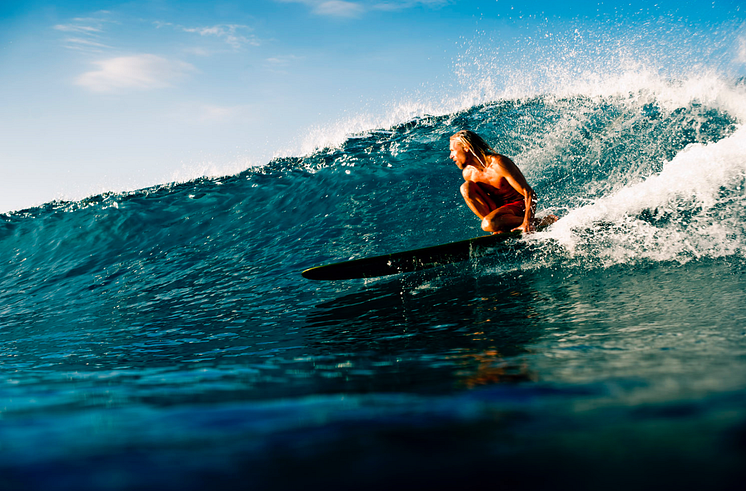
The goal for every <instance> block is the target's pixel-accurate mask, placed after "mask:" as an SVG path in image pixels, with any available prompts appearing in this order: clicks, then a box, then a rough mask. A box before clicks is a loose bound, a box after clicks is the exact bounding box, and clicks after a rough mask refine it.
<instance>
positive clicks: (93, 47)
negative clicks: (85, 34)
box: [65, 38, 111, 52]
mask: <svg viewBox="0 0 746 491" xmlns="http://www.w3.org/2000/svg"><path fill="white" fill-rule="evenodd" d="M65 47H66V48H69V49H79V50H84V51H96V52H101V51H102V50H103V49H110V48H111V46H107V45H106V44H103V43H99V42H97V41H92V40H90V39H83V38H67V39H65Z"/></svg>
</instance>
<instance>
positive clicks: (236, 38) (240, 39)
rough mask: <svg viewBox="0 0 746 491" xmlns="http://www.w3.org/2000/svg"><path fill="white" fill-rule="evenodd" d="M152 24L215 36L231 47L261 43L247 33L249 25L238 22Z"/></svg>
mask: <svg viewBox="0 0 746 491" xmlns="http://www.w3.org/2000/svg"><path fill="white" fill-rule="evenodd" d="M153 24H154V25H155V26H156V27H157V28H162V27H171V28H173V29H176V30H179V31H183V32H188V33H194V34H199V35H200V36H203V37H205V36H208V37H209V36H212V37H216V38H218V39H222V40H223V41H225V43H226V44H228V45H229V46H231V47H232V48H233V49H240V48H242V47H244V46H247V45H248V46H259V45H260V44H261V43H260V42H259V40H258V39H257V37H256V36H254V35H251V34H248V32H250V31H252V29H251V28H250V27H249V26H244V25H240V24H217V25H214V26H206V27H185V26H181V25H178V24H172V23H170V22H154V23H153Z"/></svg>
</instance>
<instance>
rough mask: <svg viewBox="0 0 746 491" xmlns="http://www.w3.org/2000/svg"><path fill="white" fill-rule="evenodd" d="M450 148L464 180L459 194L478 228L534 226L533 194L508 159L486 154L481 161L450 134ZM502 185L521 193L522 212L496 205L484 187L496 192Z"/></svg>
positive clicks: (497, 230)
mask: <svg viewBox="0 0 746 491" xmlns="http://www.w3.org/2000/svg"><path fill="white" fill-rule="evenodd" d="M450 149H451V160H453V162H454V163H455V164H456V165H457V166H458V168H459V169H461V173H462V175H463V177H464V181H465V182H464V184H462V185H461V195H462V196H463V197H464V200H465V201H466V204H467V205H468V206H469V208H470V209H471V211H473V212H474V214H476V215H477V216H478V217H479V218H481V219H482V230H484V231H485V232H492V233H493V234H499V233H505V232H510V231H513V230H520V231H522V232H523V233H531V232H533V231H534V230H535V227H534V210H535V208H536V194H535V193H534V190H533V189H531V186H529V185H528V182H526V178H525V177H523V174H522V173H521V171H520V169H518V166H516V165H515V164H514V163H513V161H512V160H510V159H509V158H508V157H506V156H504V155H486V156H485V160H486V161H485V162H484V163H483V162H482V161H480V159H479V158H478V157H477V155H476V154H475V153H474V151H473V150H472V149H471V148H469V147H468V146H467V145H465V144H464V143H463V142H462V141H461V140H459V139H456V138H451V146H450ZM505 186H510V187H512V188H513V189H515V190H516V191H518V192H519V193H520V194H521V195H522V196H523V198H524V203H525V208H526V211H525V213H524V214H523V215H518V214H516V209H515V207H511V206H500V207H498V206H497V204H496V203H495V202H494V201H493V200H492V199H491V198H490V196H489V195H488V194H487V193H486V192H485V189H486V190H488V191H492V190H495V191H498V192H499V190H501V189H504V188H505ZM494 194H497V193H494ZM555 219H556V218H555Z"/></svg>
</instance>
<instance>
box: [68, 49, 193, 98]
mask: <svg viewBox="0 0 746 491" xmlns="http://www.w3.org/2000/svg"><path fill="white" fill-rule="evenodd" d="M95 64H96V65H98V67H99V69H98V70H93V71H90V72H86V73H84V74H82V75H81V76H79V77H78V78H77V79H76V81H75V83H76V84H77V85H80V86H82V87H85V88H87V89H89V90H92V91H94V92H116V91H120V90H127V89H135V90H148V89H160V88H164V87H171V86H172V83H173V82H175V81H177V80H179V79H181V78H183V77H184V76H186V75H187V74H188V73H190V72H194V71H196V69H195V68H194V66H192V65H190V64H189V63H184V62H182V61H172V60H167V59H165V58H161V57H160V56H155V55H151V54H142V55H134V56H120V57H117V58H110V59H108V60H103V61H98V62H96V63H95Z"/></svg>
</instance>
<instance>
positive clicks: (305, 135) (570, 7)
mask: <svg viewBox="0 0 746 491" xmlns="http://www.w3.org/2000/svg"><path fill="white" fill-rule="evenodd" d="M741 3H742V0H731V1H718V0H716V1H712V0H709V1H690V0H679V1H670V0H661V1H658V2H649V1H644V2H643V1H637V0H634V1H630V0H627V1H605V2H598V1H585V0H581V1H574V2H557V1H556V0H553V1H544V0H536V1H532V2H517V1H514V2H510V1H505V0H498V1H494V0H492V1H487V0H473V1H461V0H344V1H343V0H252V1H223V0H216V1H211V2H202V1H176V0H150V1H146V0H133V1H92V0H91V1H75V0H71V1H65V2H59V1H45V0H38V1H37V0H28V1H21V0H18V1H16V0H2V1H0V171H1V172H2V177H0V213H4V212H9V211H14V210H22V209H25V208H29V207H33V206H37V205H40V204H43V203H46V202H50V201H53V200H79V199H82V198H85V197H87V196H91V195H96V194H100V193H103V192H108V191H115V192H119V191H127V190H134V189H138V188H143V187H147V186H152V185H156V184H163V183H169V182H174V181H185V180H189V179H193V178H196V177H199V176H202V175H209V176H219V175H228V174H234V173H237V172H240V171H242V170H245V169H246V168H248V167H250V166H255V165H263V164H265V163H267V162H269V161H270V160H271V159H272V158H273V157H275V156H285V155H302V154H304V153H307V152H309V151H311V150H313V149H314V148H315V147H317V146H323V145H325V144H331V143H333V142H335V141H339V140H340V138H342V137H344V135H345V134H348V133H352V132H356V131H362V130H365V129H372V128H374V127H386V126H390V125H392V124H395V123H399V122H403V121H405V120H407V119H408V118H411V117H414V116H417V115H421V114H425V113H430V114H432V113H435V112H438V111H440V112H447V111H449V110H456V109H458V108H463V107H462V106H463V105H464V104H467V102H464V101H477V99H478V98H479V97H481V98H483V99H489V98H490V97H493V98H494V97H499V94H500V90H504V89H505V88H506V87H507V86H509V85H510V84H513V85H516V79H517V78H518V77H517V74H521V77H523V80H526V78H525V77H526V74H527V73H530V72H532V71H533V75H536V77H533V76H531V77H529V78H531V80H532V81H533V82H532V83H536V84H538V85H537V87H539V86H540V85H541V83H539V82H537V80H541V79H543V80H544V82H545V85H544V86H543V88H544V89H547V88H548V90H551V84H555V85H556V84H561V83H565V81H566V79H560V78H556V77H555V78H552V77H554V74H555V72H557V70H555V69H554V68H553V67H555V66H560V65H562V62H566V61H567V60H568V59H573V63H574V65H572V68H571V69H568V66H567V64H565V65H563V67H564V68H563V70H564V73H565V74H570V75H573V74H574V73H580V72H581V71H582V72H583V73H587V72H588V71H589V70H590V71H594V70H597V69H599V70H601V69H608V68H602V67H608V66H609V65H610V63H608V60H610V59H614V60H616V61H615V63H616V65H615V66H618V65H619V63H618V62H619V60H621V59H622V58H623V57H624V56H629V55H630V53H632V55H633V57H635V58H639V59H645V63H648V64H653V65H659V66H660V67H663V66H668V67H678V70H679V72H678V73H683V72H685V71H686V70H691V69H692V67H695V68H696V69H700V68H701V67H716V69H717V70H720V71H722V72H723V73H725V74H727V75H730V76H743V75H744V74H746V70H744V66H746V27H745V26H746V5H744V6H741V5H740V4H741ZM579 52H580V53H581V55H582V56H580V55H578V53H579ZM682 53H684V54H685V55H686V56H684V54H682ZM646 57H647V58H646ZM561 60H562V61H561ZM603 60H606V61H603ZM698 63H699V64H700V65H697V64H698ZM555 64H557V65H555ZM537 65H541V70H538V69H537V68H536V67H537ZM674 76H677V75H675V74H674ZM547 77H548V78H547ZM549 79H551V80H549ZM547 80H549V82H547ZM563 80H564V81H563ZM487 81H489V84H487V83H486V82H487ZM547 84H548V85H547ZM485 87H488V89H489V90H486V89H485ZM485 90H486V93H485ZM475 91H476V92H479V91H481V95H478V96H477V99H473V98H472V99H470V98H469V97H471V96H473V95H474V93H475ZM467 95H469V97H466V96H467ZM482 102H483V101H482ZM459 104H460V105H461V106H459ZM444 152H445V153H444V158H445V157H447V149H446V150H444Z"/></svg>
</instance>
